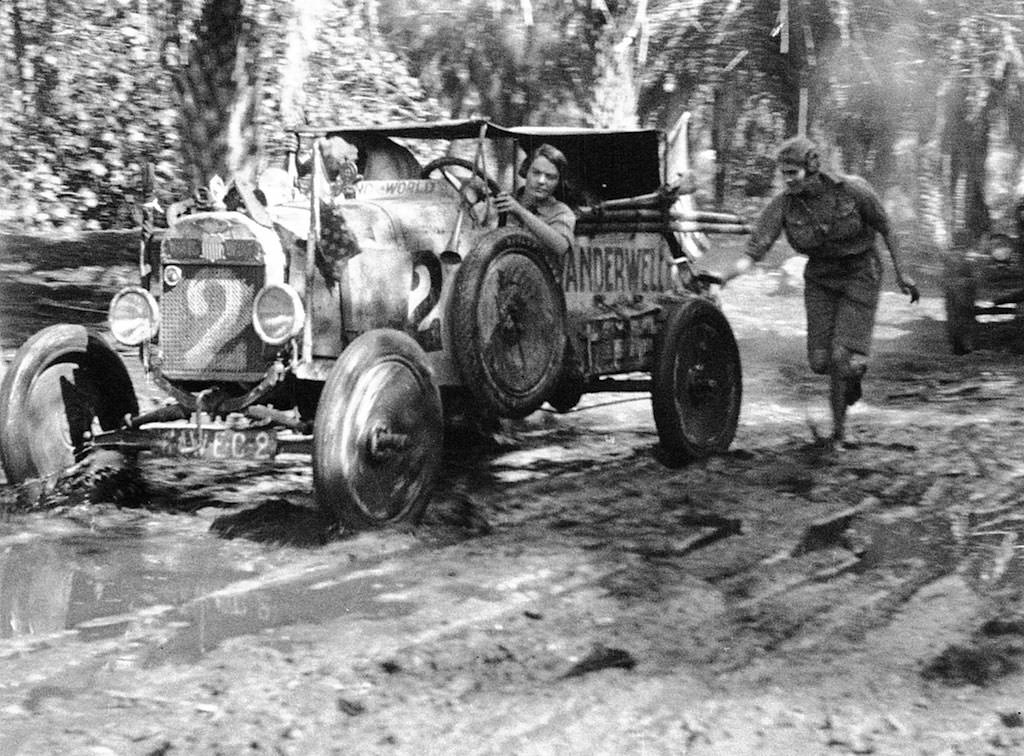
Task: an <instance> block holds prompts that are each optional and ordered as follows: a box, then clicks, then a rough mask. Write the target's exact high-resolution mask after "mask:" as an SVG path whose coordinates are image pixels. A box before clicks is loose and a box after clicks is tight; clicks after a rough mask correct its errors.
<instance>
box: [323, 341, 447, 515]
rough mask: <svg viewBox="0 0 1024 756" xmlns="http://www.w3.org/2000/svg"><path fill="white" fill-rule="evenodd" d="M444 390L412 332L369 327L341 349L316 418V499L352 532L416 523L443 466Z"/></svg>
mask: <svg viewBox="0 0 1024 756" xmlns="http://www.w3.org/2000/svg"><path fill="white" fill-rule="evenodd" d="M443 439H444V423H443V417H442V411H441V395H440V392H439V391H438V389H437V386H436V385H435V383H434V381H433V378H432V377H431V374H430V370H429V368H428V367H427V362H426V354H425V353H424V351H423V349H422V348H421V347H420V346H419V344H417V343H416V342H415V341H414V340H413V339H412V338H411V337H410V336H407V335H406V334H404V333H401V332H399V331H393V330H384V329H380V330H375V331H368V332H367V333H364V334H362V335H361V336H359V337H358V338H356V339H355V340H354V341H353V342H352V343H351V344H349V346H348V347H347V348H346V349H345V351H344V352H342V354H341V357H339V358H338V361H337V362H336V363H335V365H334V367H333V368H332V369H331V373H330V375H329V376H328V378H327V382H326V383H325V385H324V389H323V392H322V393H321V395H320V403H319V405H318V407H317V411H316V418H315V420H314V423H313V486H314V493H315V497H316V501H317V504H318V505H319V506H320V507H321V508H322V509H323V510H324V511H325V512H328V513H329V514H331V515H333V516H334V517H335V518H337V520H338V521H339V522H340V523H341V524H342V525H344V526H345V527H346V528H348V529H353V530H360V529H366V528H374V527H380V526H383V525H387V524H389V523H395V522H401V521H412V522H416V521H418V520H419V519H420V517H422V516H423V512H424V510H425V509H426V507H427V503H428V501H429V499H430V495H431V493H432V491H433V489H434V485H435V482H436V480H437V473H438V469H439V468H440V464H441V451H442V444H443Z"/></svg>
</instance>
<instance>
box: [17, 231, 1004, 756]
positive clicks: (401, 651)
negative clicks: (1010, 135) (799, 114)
mask: <svg viewBox="0 0 1024 756" xmlns="http://www.w3.org/2000/svg"><path fill="white" fill-rule="evenodd" d="M115 241H116V240H115ZM19 249H20V253H19V254H15V253H16V252H18V250H19ZM65 252H66V253H67V254H64V253H62V254H61V255H56V256H55V255H54V254H52V253H51V254H48V255H41V256H35V257H33V256H32V255H26V254H25V253H24V249H21V248H18V247H17V245H15V244H13V243H9V244H8V245H7V246H6V247H5V249H4V252H3V253H2V254H0V277H2V283H0V318H2V320H0V334H2V339H3V341H2V346H3V348H4V349H3V351H4V355H5V357H8V358H9V356H10V353H11V351H12V349H13V347H14V346H16V345H17V344H18V343H20V340H21V339H23V338H24V337H25V336H26V335H27V334H28V333H29V332H31V331H32V330H34V329H35V328H37V327H39V326H40V325H43V324H45V323H47V322H53V321H56V320H76V319H79V320H81V321H83V322H91V321H92V320H96V319H99V318H101V317H102V315H101V314H99V315H98V314H97V310H100V311H101V310H102V309H103V308H104V307H105V304H106V296H107V294H108V293H109V291H108V290H110V289H111V288H116V286H117V284H118V283H119V279H121V278H124V277H130V276H131V265H130V263H129V264H124V260H125V257H124V255H123V252H116V251H115V252H114V253H112V254H111V256H110V257H109V258H104V257H103V256H102V255H99V256H97V255H96V254H95V253H92V254H93V256H92V257H91V258H90V259H91V260H93V261H94V262H95V265H92V266H83V265H81V264H80V263H81V262H82V259H81V258H80V255H81V254H82V251H81V249H80V247H76V246H74V245H71V247H69V249H68V250H65ZM127 259H128V260H129V261H130V256H128V257H127ZM61 261H63V262H61ZM711 263H712V264H713V263H714V261H711ZM787 267H788V266H787ZM918 272H919V271H915V273H918ZM891 278H892V276H891V272H890V273H889V281H890V282H891ZM918 278H919V280H922V279H927V276H926V275H918ZM925 282H926V283H927V280H926V281H925ZM937 293H938V292H937V290H936V289H935V287H934V285H931V286H930V287H926V290H925V296H924V298H923V300H922V302H921V303H920V304H919V305H916V306H913V307H911V306H910V305H909V304H907V303H906V300H905V298H904V297H902V296H900V295H899V294H897V293H895V292H894V291H892V290H888V291H887V292H886V293H885V294H884V295H883V301H882V306H881V312H880V318H879V326H878V328H877V331H876V339H875V346H876V350H877V352H876V355H875V359H874V366H873V369H872V371H871V373H869V377H868V380H867V381H866V383H865V392H864V400H863V402H861V403H860V404H858V405H856V406H855V407H854V408H853V410H852V413H851V418H850V426H851V437H852V441H853V442H854V443H853V445H852V448H850V449H847V450H844V451H843V452H841V453H839V454H829V453H826V452H825V451H824V449H823V448H822V447H821V446H820V445H818V444H815V443H813V442H814V438H815V435H814V434H815V429H818V430H820V432H821V433H823V434H824V433H827V430H828V427H827V425H828V424H827V420H826V410H825V400H824V386H823V384H822V380H821V379H820V378H818V377H816V376H813V375H812V374H811V373H810V372H809V370H808V369H807V367H806V365H805V362H804V351H803V350H804V346H803V336H804V332H803V314H802V307H801V291H800V281H799V277H798V276H795V275H793V274H792V273H787V272H785V271H784V270H783V269H774V270H772V269H769V270H762V271H759V272H757V273H754V274H751V275H750V276H748V277H746V278H743V279H740V280H738V281H736V282H735V283H734V285H732V286H731V287H730V288H729V289H728V290H726V291H724V292H723V293H722V300H723V308H724V309H725V312H726V314H727V316H728V318H729V320H730V322H731V323H732V325H733V328H734V330H735V331H736V334H737V337H738V340H739V343H740V349H741V355H742V359H743V365H744V402H743V411H742V414H741V418H740V427H739V430H738V433H737V437H736V441H735V443H734V445H733V448H732V450H731V452H730V453H729V454H727V455H724V456H722V457H718V458H715V459H711V460H708V461H707V462H704V463H700V464H694V465H690V466H688V467H685V468H681V469H668V468H666V467H664V466H662V465H661V464H660V463H659V462H658V461H657V460H656V459H655V455H654V449H655V444H656V435H655V432H654V427H653V422H652V420H651V416H650V407H649V403H648V401H647V400H646V398H645V397H638V396H633V395H597V396H590V397H587V398H585V400H584V403H583V407H582V408H581V409H580V410H579V411H575V412H572V413H569V414H566V415H556V414H554V413H550V412H539V413H536V414H535V415H533V416H531V417H530V418H528V419H527V420H525V421H522V422H521V423H517V424H516V425H513V426H508V427H507V428H506V431H507V433H506V435H507V438H506V439H504V440H503V443H501V444H499V445H496V446H494V447H493V448H489V449H483V450H481V449H471V448H451V449H449V450H448V452H447V456H446V464H445V473H444V481H443V484H442V488H441V490H440V491H439V493H438V495H437V496H436V498H435V501H434V502H433V504H432V506H431V508H430V509H429V511H428V514H427V517H426V520H425V522H424V523H423V525H422V526H420V527H418V528H415V529H404V530H401V529H400V530H390V531H386V532H381V533H370V534H362V535H358V536H354V537H342V536H340V535H339V534H337V533H334V532H332V531H331V529H330V528H329V525H328V524H327V523H325V522H324V521H323V520H322V519H321V518H320V517H319V516H318V514H317V513H316V511H315V510H314V509H313V507H312V500H311V496H310V485H311V482H310V480H311V475H310V471H309V469H308V465H307V464H306V462H305V461H304V460H301V459H299V458H287V457H285V458H282V459H280V461H279V462H278V463H276V465H275V466H274V467H273V468H271V469H266V468H249V467H245V468H229V467H216V468H213V467H205V468H197V467H195V466H191V467H187V468H186V467H184V466H182V465H179V464H172V463H169V462H165V461H155V460H152V461H147V462H145V463H144V464H143V480H144V482H143V483H138V484H134V485H131V486H119V487H113V488H112V489H111V490H108V491H107V492H106V497H104V496H103V495H99V494H97V495H96V496H94V497H93V499H89V498H86V497H84V496H83V495H82V492H81V491H80V490H78V489H76V488H75V487H74V486H69V487H67V488H66V489H64V490H62V491H60V492H58V493H57V494H56V495H54V496H51V497H50V498H49V499H48V501H47V502H46V506H45V507H41V508H36V509H33V510H29V511H25V510H24V509H19V508H18V507H17V502H16V492H15V491H14V490H13V489H12V488H11V487H4V488H2V489H0V498H2V500H3V503H4V504H5V505H6V507H7V512H6V514H4V515H2V519H0V664H2V667H3V670H4V674H3V675H2V677H0V753H2V754H7V753H15V754H50V753H52V754H67V753H74V754H96V755H99V754H169V753H182V754H193V753H203V754H206V753H224V754H238V753H286V754H329V753H353V752H354V753H396V754H397V753H402V754H404V753H431V754H432V753H439V754H440V753H467V754H477V753H495V754H505V753H515V754H533V753H536V754H547V753H554V752H561V753H580V754H583V753H587V754H590V753H608V754H620V753H637V754H641V753H650V754H660V753H665V754H833V753H834V754H846V753H879V754H903V753H907V754H944V753H963V754H987V753H1022V752H1024V673H1022V671H1021V670H1022V667H1021V665H1022V664H1024V600H1022V585H1024V582H1022V581H1024V561H1022V554H1024V510H1022V509H1021V506H1020V501H1021V499H1022V491H1024V444H1022V443H1021V435H1022V426H1024V365H1022V361H1021V358H1020V344H1019V338H1018V335H1017V334H1016V333H1015V332H1014V331H1013V330H1012V327H1011V326H1002V327H1000V328H999V329H997V330H996V331H994V332H992V333H991V334H990V336H988V337H987V338H985V339H983V342H982V344H983V346H984V347H986V348H985V349H983V350H982V351H980V352H978V353H976V354H974V355H971V356H969V357H955V358H954V357H952V356H950V355H949V352H948V349H947V348H946V345H945V341H944V334H943V322H942V319H943V315H942V309H941V303H940V299H939V298H938V296H937ZM139 380H140V392H141V393H143V394H144V395H145V394H146V391H147V387H146V386H145V383H144V381H143V380H142V379H141V377H140V378H139Z"/></svg>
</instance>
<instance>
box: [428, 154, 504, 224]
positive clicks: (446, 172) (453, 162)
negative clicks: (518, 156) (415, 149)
mask: <svg viewBox="0 0 1024 756" xmlns="http://www.w3.org/2000/svg"><path fill="white" fill-rule="evenodd" d="M435 173H440V174H441V176H442V177H443V178H444V180H445V181H447V182H448V183H449V184H451V186H452V188H453V189H455V191H457V192H458V193H459V198H460V199H461V200H462V202H463V204H465V206H466V208H467V209H468V210H469V212H470V215H471V216H472V217H473V220H474V221H475V222H476V223H477V224H481V223H483V222H484V221H486V219H487V211H488V208H487V205H486V200H487V198H488V196H492V195H495V194H498V192H500V191H501V187H500V186H498V182H497V181H495V180H494V179H492V178H491V177H490V176H488V175H487V174H486V173H485V172H484V171H483V169H482V168H480V167H479V166H477V165H474V164H473V163H472V162H470V161H469V160H463V159H462V158H457V157H440V158H437V159H436V160H431V161H430V162H429V163H427V164H426V165H425V166H423V170H422V171H421V172H420V178H425V179H426V178H430V177H431V176H432V175H434V174H435ZM474 178H476V179H479V181H477V182H474V181H473V180H472V179H474ZM480 181H482V182H483V186H486V187H487V192H489V195H488V194H487V193H485V192H484V191H483V187H482V186H481V185H480ZM481 203H484V204H483V209H482V210H481V209H480V207H481Z"/></svg>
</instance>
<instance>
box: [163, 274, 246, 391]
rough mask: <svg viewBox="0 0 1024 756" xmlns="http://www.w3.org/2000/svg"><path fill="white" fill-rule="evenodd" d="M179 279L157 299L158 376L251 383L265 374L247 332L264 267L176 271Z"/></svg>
mask: <svg viewBox="0 0 1024 756" xmlns="http://www.w3.org/2000/svg"><path fill="white" fill-rule="evenodd" d="M179 267H180V268H181V271H182V279H181V281H179V282H178V283H177V284H176V285H175V286H172V287H165V289H164V291H163V295H162V297H161V306H160V310H161V324H160V335H159V342H160V350H161V352H162V356H163V365H162V371H163V374H164V375H165V376H167V377H168V378H171V379H178V380H191V379H204V380H246V379H248V380H252V379H254V378H259V377H261V376H262V375H263V373H264V371H265V370H266V357H265V355H264V344H263V343H262V342H261V341H260V339H259V337H258V336H257V335H256V331H255V330H254V329H253V327H252V303H253V299H254V297H255V296H256V292H258V291H259V289H260V287H261V286H262V284H263V266H262V265H261V266H249V265H179Z"/></svg>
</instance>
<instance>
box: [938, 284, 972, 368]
mask: <svg viewBox="0 0 1024 756" xmlns="http://www.w3.org/2000/svg"><path fill="white" fill-rule="evenodd" d="M945 306H946V337H947V339H948V340H949V347H950V349H951V350H952V351H953V354H967V353H968V352H970V351H971V350H973V349H974V329H975V327H976V321H975V316H974V287H973V285H972V284H971V283H970V282H969V281H953V282H951V283H949V284H948V285H947V287H946V290H945Z"/></svg>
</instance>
